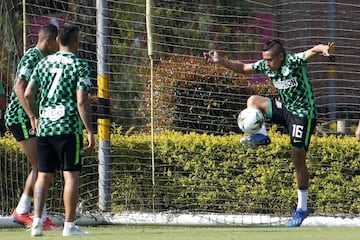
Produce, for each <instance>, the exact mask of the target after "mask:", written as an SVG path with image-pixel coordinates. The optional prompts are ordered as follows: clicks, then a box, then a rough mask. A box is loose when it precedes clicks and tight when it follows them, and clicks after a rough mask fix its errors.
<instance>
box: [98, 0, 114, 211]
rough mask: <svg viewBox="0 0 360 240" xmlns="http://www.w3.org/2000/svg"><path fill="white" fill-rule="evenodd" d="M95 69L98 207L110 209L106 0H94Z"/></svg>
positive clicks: (102, 209) (104, 209)
mask: <svg viewBox="0 0 360 240" xmlns="http://www.w3.org/2000/svg"><path fill="white" fill-rule="evenodd" d="M96 9H97V14H96V19H97V32H96V39H97V60H98V61H97V70H98V77H97V80H98V99H99V108H98V113H99V119H98V136H99V154H98V157H99V209H100V210H101V211H111V204H110V99H109V97H110V90H109V88H110V84H109V76H108V75H107V74H108V65H107V61H106V57H107V46H108V43H107V36H108V32H107V16H108V11H107V9H108V6H107V0H97V1H96Z"/></svg>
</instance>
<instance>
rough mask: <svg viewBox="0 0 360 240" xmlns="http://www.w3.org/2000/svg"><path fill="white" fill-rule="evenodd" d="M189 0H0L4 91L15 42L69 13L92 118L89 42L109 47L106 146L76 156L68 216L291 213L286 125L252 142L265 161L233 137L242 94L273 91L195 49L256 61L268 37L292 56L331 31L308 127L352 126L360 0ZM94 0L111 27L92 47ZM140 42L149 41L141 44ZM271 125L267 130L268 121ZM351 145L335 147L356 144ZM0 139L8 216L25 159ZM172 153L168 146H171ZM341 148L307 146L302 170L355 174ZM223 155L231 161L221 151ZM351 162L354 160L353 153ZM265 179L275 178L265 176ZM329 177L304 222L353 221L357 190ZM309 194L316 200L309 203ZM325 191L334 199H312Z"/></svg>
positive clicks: (242, 217)
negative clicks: (75, 203) (85, 65)
mask: <svg viewBox="0 0 360 240" xmlns="http://www.w3.org/2000/svg"><path fill="white" fill-rule="evenodd" d="M149 2H151V5H150V4H149ZM199 2H201V3H198V2H196V1H188V0H154V1H145V0H132V1H125V0H124V1H122V0H107V1H106V0H103V1H101V0H97V1H96V0H69V1H63V0H54V1H45V0H44V1H42V0H41V1H33V0H29V1H21V0H11V1H10V0H3V1H1V3H0V11H1V21H0V40H1V42H0V46H1V53H0V63H1V65H0V66H1V71H0V79H1V80H2V82H3V85H4V88H5V90H6V94H7V97H9V96H10V93H11V90H12V86H13V80H14V79H13V78H14V75H15V71H16V65H17V63H18V62H19V59H20V58H21V56H22V55H23V53H24V50H25V49H28V48H30V47H34V46H35V43H36V40H37V31H38V29H39V27H40V26H41V25H43V24H45V23H54V24H57V25H61V24H63V23H64V22H71V23H75V24H77V25H79V26H80V28H81V38H82V39H81V46H80V50H79V55H80V56H81V57H82V58H84V59H86V60H87V61H88V62H89V64H90V66H91V70H92V74H93V75H92V81H93V89H92V92H91V99H92V106H93V124H94V126H95V128H97V120H98V119H99V118H101V117H102V116H101V113H99V111H98V107H99V106H100V104H101V102H100V101H99V100H98V98H97V97H96V96H97V94H98V85H97V83H98V82H97V81H98V74H99V72H98V71H99V69H98V61H99V56H98V54H97V50H98V49H99V48H101V49H104V52H106V54H107V55H106V57H105V63H104V64H105V65H106V66H107V68H106V69H107V72H105V73H102V74H105V75H107V76H109V81H110V82H109V86H110V89H109V95H110V97H109V99H108V100H109V102H110V106H108V107H110V119H111V126H110V130H111V139H110V146H111V147H110V149H100V150H99V149H98V150H96V151H94V152H92V153H86V156H85V157H84V158H83V161H84V168H83V171H82V175H81V186H80V204H79V209H78V214H79V217H81V219H82V220H83V221H84V223H169V224H206V225H211V224H230V225H272V226H277V225H283V224H284V223H285V222H286V221H287V219H288V218H289V216H290V215H291V213H292V211H293V209H294V207H295V203H296V197H297V196H296V185H295V178H294V175H293V168H292V165H291V160H290V158H291V156H290V155H289V153H288V151H289V149H288V148H286V147H289V146H288V143H287V142H286V143H285V144H283V142H282V140H281V137H280V136H278V135H277V134H278V132H284V131H286V130H284V129H281V128H278V131H277V132H276V133H274V143H273V145H272V147H270V148H266V149H265V150H264V151H263V152H261V154H262V155H261V156H264V157H263V159H258V158H257V157H256V154H254V152H253V151H252V150H246V149H242V148H240V147H239V142H238V140H239V138H240V137H241V132H240V130H239V129H238V127H237V122H236V119H237V115H238V113H239V112H240V111H241V110H242V109H243V108H245V106H246V100H247V98H248V97H249V96H250V95H252V94H255V93H256V94H261V95H264V96H269V97H276V96H277V95H276V92H275V91H274V89H273V88H272V86H271V84H269V82H268V80H267V79H266V78H265V77H264V76H262V75H257V74H255V75H251V76H242V75H239V74H235V73H233V72H231V71H229V70H226V69H224V68H221V67H219V66H215V65H211V64H207V63H206V62H205V60H204V59H203V53H204V52H207V51H209V50H211V49H216V50H218V51H219V52H220V53H221V54H223V55H224V56H225V57H227V58H231V59H239V60H242V61H244V62H254V61H256V60H258V59H261V57H262V56H261V49H262V46H263V44H264V43H265V42H266V41H267V40H269V39H272V38H278V39H280V40H281V41H282V42H283V43H284V45H285V49H286V50H287V51H289V52H301V51H304V50H306V49H308V48H310V47H312V46H314V45H316V44H319V43H327V42H328V41H334V42H335V45H336V52H335V54H334V57H332V58H325V57H320V56H318V57H316V59H315V60H314V61H313V62H311V63H309V64H308V66H309V69H308V71H309V78H310V79H311V82H312V85H313V89H314V92H315V97H316V104H317V107H318V112H319V126H318V131H319V133H320V134H330V135H331V136H332V135H335V137H334V136H332V137H329V139H333V141H334V142H336V141H337V139H336V136H338V135H339V134H341V135H342V136H344V135H353V133H354V130H355V127H356V125H357V121H358V119H359V117H360V116H359V104H360V97H359V96H360V85H359V84H360V83H359V80H358V79H359V77H360V76H359V75H360V74H359V71H358V62H357V60H358V54H357V52H358V50H359V48H360V42H359V41H358V39H359V37H360V23H359V21H358V20H357V17H358V13H359V11H360V5H359V4H355V3H353V1H341V3H340V2H335V1H269V0H266V1H265V0H255V1H248V0H241V1H233V0H231V1H230V0H202V1H199ZM100 3H101V4H102V6H104V7H105V9H104V11H103V16H101V18H102V20H103V22H104V23H105V25H104V28H106V33H107V35H106V36H105V39H106V42H105V43H104V44H101V45H100V44H99V40H100V36H99V32H98V31H99V30H98V29H97V23H98V22H97V17H96V16H97V14H98V10H99V4H100ZM147 3H148V4H149V5H147ZM147 7H150V8H151V11H149V12H150V16H149V15H148V17H149V18H148V20H149V19H150V20H151V28H149V27H148V28H147V11H146V10H147ZM148 23H149V22H148ZM150 29H151V31H152V32H151V33H150V32H149V30H150ZM148 40H152V42H151V45H148V43H149V42H148ZM149 46H152V49H151V50H152V52H151V58H149V55H148V53H149V51H148V50H149V49H148V47H149ZM268 127H269V128H271V129H273V128H274V126H272V125H270V124H269V125H268ZM189 139H190V140H189ZM276 139H278V140H276ZM224 141H225V144H224ZM319 141H320V142H321V140H319ZM221 142H222V143H221ZM349 142H350V143H344V145H345V146H351V147H353V148H354V149H357V148H358V147H357V146H356V144H354V143H353V142H352V141H350V140H349ZM0 143H1V144H0V201H1V204H0V215H1V216H3V217H6V216H9V215H10V213H11V211H12V209H13V208H14V207H16V205H17V201H18V199H19V198H20V195H21V193H22V190H23V186H24V181H25V178H26V176H27V174H28V172H29V171H30V167H29V164H28V163H27V160H26V158H25V156H24V155H23V154H22V153H21V151H20V150H18V148H17V147H16V146H17V143H16V142H15V140H14V139H13V137H12V136H11V135H10V134H7V135H6V136H5V137H3V138H0ZM276 144H278V145H276ZM223 145H226V149H227V150H226V151H227V152H226V154H225V153H223V152H222V151H223V150H222V148H223V147H224V146H223ZM9 146H11V147H9ZM283 146H285V147H283ZM341 146H342V145H341ZM217 148H219V152H217V151H216V149H217ZM169 149H171V150H173V152H167V151H169ZM274 149H276V150H274ZM279 149H280V150H279ZM349 149H350V148H349ZM220 150H221V151H220ZM99 151H105V155H106V156H107V157H108V158H109V159H110V161H109V166H108V167H109V168H108V173H107V175H106V176H107V177H108V178H109V179H107V180H109V181H106V182H105V183H103V182H100V183H99V166H101V164H100V165H99V164H98V156H99V155H98V152H99ZM323 151H325V152H326V151H331V149H323ZM344 151H345V152H342V153H339V155H336V156H334V155H333V153H330V152H329V154H331V156H330V157H329V158H332V159H331V161H330V160H329V162H327V163H325V164H323V163H322V162H321V159H320V156H323V155H321V154H323V152H316V151H315V150H314V152H311V153H310V154H309V159H310V160H309V161H310V163H311V166H310V170H314V172H313V173H311V174H312V176H311V177H314V179H321V176H323V175H322V174H325V173H326V172H328V171H329V172H330V171H331V172H332V173H333V174H334V175H336V176H339V177H340V176H341V177H342V179H343V178H344V179H348V180H349V181H353V182H354V184H355V183H356V181H358V180H357V179H358V177H357V173H356V169H357V166H354V165H351V164H352V163H351V162H350V163H346V164H347V165H344V166H343V165H341V167H340V166H339V165H336V164H335V163H334V162H337V161H338V162H341V160H342V159H340V158H342V156H345V155H346V149H345V150H344ZM349 151H351V149H350V150H349ZM220 152H221V154H220ZM217 153H219V154H218V155H216V154H217ZM341 154H343V155H341ZM224 156H227V161H223V160H224V159H223V157H224ZM337 156H339V157H337ZM273 158H274V159H275V158H276V159H277V161H272V160H273ZM349 158H351V157H349ZM357 158H358V156H357V155H354V156H353V157H352V159H354V162H355V163H357V161H358V159H357ZM342 164H345V163H342ZM320 169H321V170H320ZM315 170H316V171H315ZM251 171H258V178H255V179H254V172H251ZM267 176H268V177H269V176H271V177H273V178H271V179H276V181H275V182H276V183H278V184H280V185H277V184H275V182H272V181H267V180H266V179H268V178H266V177H267ZM327 181H329V182H331V186H332V187H333V190H331V189H330V187H329V189H327V191H329V192H333V193H334V194H333V195H331V194H330V195H328V196H322V198H321V199H322V200H321V201H320V200H319V199H320V198H318V197H317V196H318V194H319V193H321V191H323V190H324V188H325V187H324V188H322V187H321V182H316V181H315V180H314V181H313V182H312V184H314V185H315V186H316V187H313V188H312V189H311V190H312V192H311V191H310V196H309V199H310V200H309V201H310V203H309V204H310V207H311V212H312V213H313V216H316V217H319V218H315V217H313V218H312V219H313V222H308V223H307V224H308V225H311V224H318V223H319V222H321V223H324V222H326V223H329V224H334V223H335V222H337V223H339V222H341V223H342V224H343V225H358V223H357V218H356V216H357V214H358V211H359V210H360V207H358V205H359V203H358V200H357V199H356V196H358V195H357V191H356V190H355V187H353V186H352V185H351V186H341V184H340V183H339V182H337V180H336V179H328V180H327ZM102 184H103V185H105V186H102ZM273 185H274V186H276V187H273ZM99 186H102V187H104V188H105V189H107V190H108V192H109V196H105V197H104V196H100V195H101V194H99ZM329 186H330V183H329ZM62 187H63V181H62V176H61V174H58V175H57V176H56V177H55V179H54V182H53V183H52V185H51V190H50V193H49V199H48V201H47V206H48V208H49V212H50V215H52V216H59V217H60V218H61V216H62V215H63V212H64V209H63V202H62V193H63V192H62V191H63V190H62ZM345 192H347V193H349V192H351V193H353V194H351V196H352V197H353V198H352V199H345V198H341V194H342V193H345ZM339 195H340V196H339ZM256 196H262V197H261V198H260V197H256ZM285 196H288V197H287V199H286V197H285ZM315 197H316V199H317V200H316V202H315V200H314V201H312V200H311V199H314V198H315ZM99 199H102V200H99ZM104 199H105V200H106V199H108V200H106V201H108V202H106V203H105V204H106V205H108V206H109V209H110V211H103V209H101V207H99V201H104ZM327 200H328V201H329V202H330V203H329V204H328V205H326V207H322V206H321V203H322V202H326V201H327ZM339 216H340V217H341V218H338V217H339ZM323 217H329V218H327V220H324V219H322V218H323ZM344 217H351V219H352V220H351V221H350V222H349V221H347V220H346V219H345V218H344ZM8 220H9V219H7V220H6V221H8ZM305 223H306V222H305ZM0 225H1V224H0Z"/></svg>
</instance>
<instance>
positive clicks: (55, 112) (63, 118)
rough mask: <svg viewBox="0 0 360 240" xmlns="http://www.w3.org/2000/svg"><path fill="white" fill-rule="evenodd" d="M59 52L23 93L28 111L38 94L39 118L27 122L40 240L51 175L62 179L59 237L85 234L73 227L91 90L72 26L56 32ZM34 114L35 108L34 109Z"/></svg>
mask: <svg viewBox="0 0 360 240" xmlns="http://www.w3.org/2000/svg"><path fill="white" fill-rule="evenodd" d="M57 41H58V43H59V48H60V49H59V51H58V52H57V53H55V54H53V55H51V56H48V57H46V58H44V59H43V60H41V61H40V62H39V63H38V65H37V66H36V68H35V69H34V72H33V74H32V76H31V79H30V82H29V84H28V86H27V88H26V91H25V98H26V100H27V104H28V106H33V105H34V103H35V96H36V95H37V94H38V93H39V94H40V96H39V100H40V103H39V119H36V118H35V119H31V124H32V126H33V128H34V129H35V130H36V135H37V148H38V153H39V174H38V178H37V180H36V183H35V190H34V219H33V224H32V229H31V235H32V236H41V235H42V225H41V223H40V218H41V214H42V211H41V209H42V207H43V205H44V204H45V200H46V198H47V194H48V190H49V186H50V184H51V181H52V179H53V177H54V174H55V171H57V170H60V169H61V170H62V172H63V176H64V181H65V183H64V196H63V198H64V206H65V222H64V229H63V233H62V235H63V236H75V235H86V234H88V233H87V232H85V231H83V230H81V229H80V228H79V227H78V226H76V225H75V218H76V204H77V202H78V198H79V175H80V170H81V167H82V162H81V154H80V152H81V148H82V141H83V140H82V131H83V126H84V127H85V129H86V131H87V140H88V141H87V146H86V147H87V148H88V149H92V148H93V147H94V144H95V138H94V132H93V129H92V125H91V118H90V114H91V109H90V103H89V99H88V93H89V91H90V87H91V81H90V69H89V65H88V64H87V62H85V61H84V60H82V59H81V58H79V57H78V56H76V52H77V50H78V47H79V44H80V30H79V28H78V27H77V26H75V25H72V24H64V25H63V26H61V27H60V28H59V35H58V37H57ZM32 111H34V108H32Z"/></svg>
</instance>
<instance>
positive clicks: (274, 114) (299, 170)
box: [204, 39, 334, 227]
mask: <svg viewBox="0 0 360 240" xmlns="http://www.w3.org/2000/svg"><path fill="white" fill-rule="evenodd" d="M333 48H334V43H333V42H329V43H328V44H319V45H316V46H314V47H312V48H310V49H308V50H306V51H304V52H301V53H297V54H294V53H287V52H285V49H284V47H283V45H282V43H281V41H280V40H278V39H274V40H269V41H268V42H267V43H266V44H265V46H264V48H263V51H262V59H261V60H259V61H257V62H254V63H243V62H241V61H236V60H229V59H225V58H223V57H222V56H221V55H220V54H219V53H218V52H217V51H210V52H208V53H204V57H205V59H206V60H207V61H208V62H211V63H218V64H221V65H222V66H225V67H226V68H229V69H231V70H233V71H235V72H238V73H242V74H253V73H261V74H265V75H267V77H268V78H269V79H270V80H271V82H272V83H273V85H274V86H275V88H276V89H277V91H278V93H279V95H280V98H281V100H275V99H270V98H267V97H263V96H259V95H253V96H250V97H249V98H248V100H247V107H248V108H257V109H260V110H261V111H262V112H263V113H264V114H266V116H267V117H268V118H269V119H270V120H271V121H272V122H274V123H278V124H281V125H284V126H286V127H287V128H288V130H289V135H290V144H291V147H292V150H291V155H292V160H293V162H294V165H295V171H296V180H297V185H298V204H297V209H296V211H295V213H294V215H293V216H292V218H291V220H290V221H289V223H288V226H289V227H299V226H300V225H301V223H302V222H303V220H304V219H305V218H306V217H307V216H308V214H309V210H308V208H307V197H308V188H309V173H308V169H307V166H306V161H305V160H306V153H307V151H308V147H309V144H310V137H311V135H312V133H313V131H314V129H315V126H316V121H317V110H316V106H315V98H314V93H313V90H312V86H311V83H310V80H309V78H308V74H307V63H308V62H309V61H311V60H312V59H313V58H314V57H315V56H316V55H319V54H322V55H323V56H330V53H331V52H332V51H333ZM240 142H241V143H242V144H243V145H245V146H249V147H255V146H260V145H268V144H270V138H269V136H268V134H267V131H266V128H265V124H264V125H263V126H262V128H261V129H260V130H259V132H258V133H256V134H253V135H249V136H246V137H244V138H242V139H241V140H240Z"/></svg>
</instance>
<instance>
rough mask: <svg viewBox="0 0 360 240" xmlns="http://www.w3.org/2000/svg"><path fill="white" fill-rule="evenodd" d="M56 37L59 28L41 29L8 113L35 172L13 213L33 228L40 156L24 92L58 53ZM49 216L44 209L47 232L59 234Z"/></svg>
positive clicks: (10, 126) (22, 65) (8, 123)
mask: <svg viewBox="0 0 360 240" xmlns="http://www.w3.org/2000/svg"><path fill="white" fill-rule="evenodd" d="M56 37H57V27H56V26H55V25H53V24H46V25H43V26H42V27H41V28H40V30H39V33H38V41H37V43H36V46H35V47H33V48H30V49H28V50H27V51H26V53H25V55H24V56H23V57H22V58H21V60H20V63H19V64H18V66H17V71H16V76H15V81H14V90H13V91H12V93H11V96H10V100H9V103H8V105H7V108H6V112H5V121H6V126H7V127H8V129H9V130H10V132H11V133H12V135H13V136H14V137H15V139H16V141H17V142H18V144H19V146H20V148H21V150H22V151H23V153H24V154H25V155H26V158H27V159H28V161H29V162H30V164H31V168H32V170H31V172H30V173H29V175H28V177H27V179H26V182H25V187H24V191H23V193H22V195H21V198H20V201H19V203H18V205H17V207H16V208H15V209H14V211H13V212H12V217H13V218H14V221H15V222H17V223H20V224H22V225H24V226H27V227H31V225H32V219H31V217H30V215H29V211H30V206H31V201H32V197H33V187H34V184H35V180H36V177H37V164H38V154H37V150H36V138H35V133H34V130H33V129H32V128H31V124H30V118H34V117H35V116H34V115H33V114H32V113H30V110H29V108H28V107H27V105H26V103H25V99H24V92H25V88H26V86H27V84H28V81H29V79H30V75H31V73H32V72H33V70H34V68H35V66H36V64H37V63H38V62H39V61H40V60H41V59H43V58H44V57H45V56H47V55H49V54H52V53H55V52H56V51H57V50H58V44H57V43H56ZM46 215H47V213H46V207H44V213H43V220H42V221H43V223H44V226H43V227H44V230H58V226H57V225H56V224H54V223H53V222H52V221H51V220H50V218H47V216H46Z"/></svg>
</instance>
